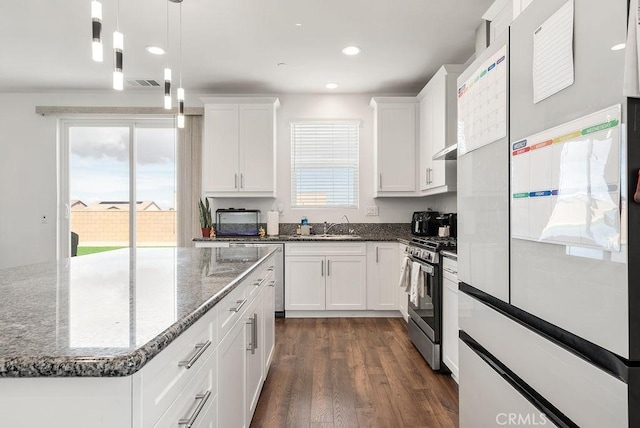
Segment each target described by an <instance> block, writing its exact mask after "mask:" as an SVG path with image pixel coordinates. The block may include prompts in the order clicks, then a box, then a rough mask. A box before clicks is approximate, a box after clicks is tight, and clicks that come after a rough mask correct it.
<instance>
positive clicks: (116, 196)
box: [69, 126, 176, 209]
mask: <svg viewBox="0 0 640 428" xmlns="http://www.w3.org/2000/svg"><path fill="white" fill-rule="evenodd" d="M135 132H136V137H137V151H136V158H137V160H136V170H137V171H136V173H137V174H136V175H137V180H136V181H137V195H136V199H137V200H138V201H154V202H155V203H156V204H158V205H159V206H160V207H161V208H162V209H169V208H175V190H176V185H175V181H176V167H175V165H176V154H175V153H176V143H175V130H174V129H173V128H144V127H141V128H136V131H135ZM69 146H70V151H71V157H70V193H71V195H70V196H71V199H72V200H73V199H79V200H81V201H83V202H84V203H86V204H87V205H88V204H90V203H93V202H96V201H125V200H128V199H129V164H130V161H129V158H130V150H129V128H127V127H106V126H105V127H93V126H92V127H88V126H77V127H72V128H70V130H69Z"/></svg>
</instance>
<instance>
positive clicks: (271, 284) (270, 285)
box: [267, 281, 276, 287]
mask: <svg viewBox="0 0 640 428" xmlns="http://www.w3.org/2000/svg"><path fill="white" fill-rule="evenodd" d="M267 285H268V286H269V287H275V285H276V282H275V281H269V284H267Z"/></svg>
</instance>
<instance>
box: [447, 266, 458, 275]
mask: <svg viewBox="0 0 640 428" xmlns="http://www.w3.org/2000/svg"><path fill="white" fill-rule="evenodd" d="M444 270H445V272H449V273H452V274H454V275H457V274H458V271H457V270H453V269H449V268H444Z"/></svg>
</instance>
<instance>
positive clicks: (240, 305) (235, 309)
mask: <svg viewBox="0 0 640 428" xmlns="http://www.w3.org/2000/svg"><path fill="white" fill-rule="evenodd" d="M236 303H238V306H235V307H233V308H231V309H229V312H240V308H241V307H243V306H244V304H245V303H247V299H244V300H238V301H237V302H236Z"/></svg>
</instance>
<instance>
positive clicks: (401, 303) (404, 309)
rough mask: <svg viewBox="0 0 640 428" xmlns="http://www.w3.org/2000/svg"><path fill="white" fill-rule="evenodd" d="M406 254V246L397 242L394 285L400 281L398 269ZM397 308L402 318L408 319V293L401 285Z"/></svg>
mask: <svg viewBox="0 0 640 428" xmlns="http://www.w3.org/2000/svg"><path fill="white" fill-rule="evenodd" d="M406 254H407V246H406V245H405V244H402V243H399V244H398V269H397V270H396V273H397V278H396V285H398V284H399V283H400V269H402V264H403V263H404V257H405V255H406ZM398 309H399V310H400V314H402V318H404V320H405V321H409V293H407V292H406V291H404V288H402V287H398Z"/></svg>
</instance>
